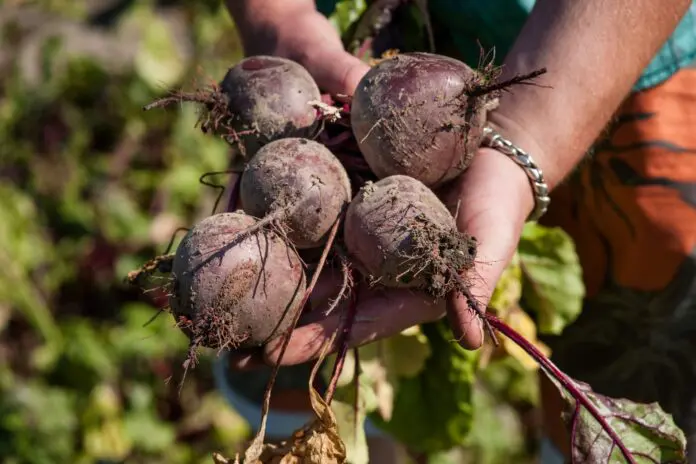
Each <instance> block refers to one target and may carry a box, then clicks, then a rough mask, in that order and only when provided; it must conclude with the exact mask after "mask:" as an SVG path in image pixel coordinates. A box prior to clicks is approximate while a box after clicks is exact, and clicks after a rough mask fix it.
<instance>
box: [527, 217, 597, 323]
mask: <svg viewBox="0 0 696 464" xmlns="http://www.w3.org/2000/svg"><path fill="white" fill-rule="evenodd" d="M518 252H519V255H520V263H521V266H522V275H523V290H522V306H523V307H524V308H525V310H528V311H531V312H533V313H536V315H537V321H538V327H539V332H540V333H545V334H559V333H560V332H561V331H562V330H563V328H564V327H565V326H566V325H568V324H569V323H571V322H573V321H574V320H575V318H576V317H577V316H578V314H579V313H580V311H581V309H582V302H583V298H584V296H585V285H584V283H583V279H582V268H581V267H580V261H579V258H578V256H577V254H576V252H575V245H574V243H573V241H572V239H571V238H570V236H569V235H568V234H566V233H565V232H564V231H563V230H562V229H560V228H548V227H543V226H540V225H538V224H536V223H529V224H527V225H526V226H525V228H524V231H523V233H522V237H521V239H520V243H519V246H518Z"/></svg>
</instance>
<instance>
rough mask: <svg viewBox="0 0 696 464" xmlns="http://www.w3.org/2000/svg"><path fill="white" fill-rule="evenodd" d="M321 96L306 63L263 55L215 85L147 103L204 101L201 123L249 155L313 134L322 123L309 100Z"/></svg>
mask: <svg viewBox="0 0 696 464" xmlns="http://www.w3.org/2000/svg"><path fill="white" fill-rule="evenodd" d="M320 99H321V93H320V91H319V87H318V86H317V84H316V82H315V81H314V79H313V78H312V76H311V75H310V74H309V72H308V71H307V70H306V69H305V68H304V67H303V66H302V65H300V64H299V63H297V62H295V61H292V60H288V59H285V58H280V57H276V56H265V55H259V56H251V57H248V58H245V59H243V60H241V61H240V62H239V63H237V64H236V65H235V66H233V67H231V68H230V69H229V70H228V71H227V73H226V74H225V76H224V77H223V79H222V81H221V82H220V83H219V85H218V86H215V87H214V88H213V89H212V90H211V91H203V90H200V91H198V92H195V93H193V94H186V93H179V94H176V95H174V96H171V97H166V98H163V99H160V100H158V101H156V102H154V103H152V104H150V105H148V106H146V107H145V108H146V109H150V108H155V107H159V106H165V105H168V104H173V103H180V102H181V101H192V102H197V103H201V104H203V106H204V108H205V111H203V113H202V115H201V123H200V124H201V129H202V130H203V131H204V132H206V133H207V132H211V133H214V134H217V135H220V136H222V137H224V138H225V139H226V140H227V141H228V142H230V143H231V144H233V145H235V146H236V147H238V148H239V151H240V152H241V154H242V155H243V156H244V157H245V158H247V159H248V158H250V157H251V156H253V155H254V153H256V151H258V149H259V148H260V147H261V146H263V145H265V144H266V143H268V142H271V141H273V140H277V139H280V138H283V137H313V136H314V135H315V134H316V132H317V131H318V129H319V128H320V127H321V125H320V124H321V123H320V121H319V118H317V113H316V109H315V108H314V107H313V106H312V104H310V103H311V102H312V101H318V100H320Z"/></svg>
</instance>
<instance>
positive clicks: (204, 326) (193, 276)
mask: <svg viewBox="0 0 696 464" xmlns="http://www.w3.org/2000/svg"><path fill="white" fill-rule="evenodd" d="M257 223H258V221H257V220H256V219H255V218H253V217H251V216H248V215H246V214H244V213H242V212H234V213H219V214H215V215H213V216H209V217H207V218H205V219H203V220H202V221H201V222H199V223H198V224H196V225H195V226H194V227H193V228H192V229H191V230H190V231H189V232H188V233H187V234H186V236H185V237H184V239H183V240H182V241H181V243H180V244H179V246H178V248H177V250H176V254H175V256H174V261H173V265H172V275H173V279H174V282H173V286H172V294H171V297H170V306H171V310H172V313H173V315H174V317H175V318H176V320H177V322H178V325H179V327H180V328H181V329H182V330H183V331H184V332H185V333H186V334H187V335H188V336H189V338H190V339H191V343H192V345H194V346H196V347H198V346H203V347H208V348H215V349H222V348H228V349H236V348H239V349H244V348H250V347H258V346H261V345H263V344H264V343H266V342H267V341H268V340H270V339H272V338H273V337H275V336H277V335H280V334H282V333H283V331H285V330H287V329H288V328H289V326H290V324H291V322H292V317H293V315H294V313H295V311H296V310H298V306H299V304H300V303H301V300H302V297H303V294H304V292H305V289H306V277H305V273H304V269H303V265H302V262H301V261H300V258H299V257H298V256H297V254H296V252H295V251H294V250H292V249H291V248H289V247H288V246H287V245H286V243H285V242H284V241H283V239H282V238H281V237H280V236H278V235H277V234H276V233H275V232H273V231H272V230H269V229H266V228H259V229H258V230H253V229H252V228H253V227H254V226H255V224H257ZM252 230H253V231H252Z"/></svg>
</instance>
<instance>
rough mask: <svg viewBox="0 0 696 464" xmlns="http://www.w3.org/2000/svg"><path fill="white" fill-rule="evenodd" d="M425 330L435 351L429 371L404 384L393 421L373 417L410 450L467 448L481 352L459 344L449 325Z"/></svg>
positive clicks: (402, 381)
mask: <svg viewBox="0 0 696 464" xmlns="http://www.w3.org/2000/svg"><path fill="white" fill-rule="evenodd" d="M422 330H423V333H424V334H425V336H426V337H427V339H428V344H429V345H430V350H431V355H430V356H429V357H428V358H427V360H426V363H425V368H424V369H423V370H422V371H421V372H420V373H419V374H418V375H417V376H415V377H412V378H402V379H400V381H399V385H398V390H397V392H396V400H395V403H394V412H393V414H392V417H391V419H390V420H389V421H385V420H383V419H382V418H381V417H379V415H378V414H375V413H372V414H371V415H370V418H371V419H372V420H373V421H375V423H377V424H379V425H380V427H382V428H384V429H385V430H386V431H388V432H389V433H391V434H392V435H393V436H394V437H396V438H397V439H398V440H399V441H401V442H402V443H407V444H408V446H409V448H410V449H412V450H414V451H417V452H423V453H436V452H440V451H446V450H449V449H450V448H452V447H454V446H457V445H461V444H463V443H464V442H465V440H466V437H467V435H468V433H469V431H470V429H471V425H472V420H473V406H472V395H473V382H474V375H475V371H476V365H477V358H478V353H477V352H472V351H468V350H465V349H464V348H462V347H461V346H460V345H459V344H457V343H456V341H455V339H454V336H453V335H452V332H451V331H450V329H449V328H448V326H447V324H446V322H445V321H438V322H435V323H429V324H424V325H423V326H422Z"/></svg>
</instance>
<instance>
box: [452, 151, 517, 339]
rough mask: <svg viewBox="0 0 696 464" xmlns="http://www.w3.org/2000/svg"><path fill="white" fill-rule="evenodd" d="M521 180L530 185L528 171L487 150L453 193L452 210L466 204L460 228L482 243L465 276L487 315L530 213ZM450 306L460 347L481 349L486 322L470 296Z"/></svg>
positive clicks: (456, 298)
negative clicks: (471, 304) (526, 208)
mask: <svg viewBox="0 0 696 464" xmlns="http://www.w3.org/2000/svg"><path fill="white" fill-rule="evenodd" d="M519 182H528V181H527V179H526V176H525V174H524V171H522V169H520V168H519V167H518V166H517V165H515V164H514V162H512V161H511V160H510V159H509V158H507V157H506V156H505V155H503V154H502V153H499V152H497V151H494V150H486V149H484V150H481V151H480V152H479V153H478V154H477V156H476V158H475V160H474V162H473V163H472V165H471V166H470V167H469V169H468V170H467V171H466V172H465V173H464V175H462V176H461V178H460V179H459V180H458V181H457V182H456V183H455V185H454V186H453V188H452V189H451V191H450V193H449V197H448V200H447V204H448V206H450V207H452V206H453V205H454V206H455V208H456V205H457V204H459V205H460V206H461V207H460V209H459V211H458V214H457V227H458V228H459V230H461V231H463V232H467V233H469V234H470V235H472V236H474V237H476V239H477V242H478V250H477V255H476V259H475V266H474V269H473V270H469V271H468V272H465V274H464V276H463V277H464V278H465V281H466V282H467V284H468V285H469V290H470V293H471V295H472V296H473V297H474V299H475V300H476V302H477V303H478V307H479V308H480V309H481V310H482V311H485V308H486V305H487V304H488V301H489V300H490V298H491V295H492V293H493V290H494V289H495V285H496V283H497V281H498V279H499V278H500V276H501V274H502V273H503V271H504V269H505V267H506V266H507V265H508V263H509V261H510V258H511V257H512V255H513V254H514V252H515V248H516V246H517V243H518V240H519V236H520V233H521V230H522V227H523V225H524V221H525V217H526V213H525V212H524V207H523V206H522V205H521V201H522V200H521V199H520V196H519V194H518V193H517V192H518V190H517V187H514V188H513V186H516V185H517V183H519ZM527 188H529V187H528V184H527ZM507 189H510V190H507ZM447 303H448V307H447V315H448V319H449V321H450V325H451V326H452V329H453V331H454V334H455V336H456V337H457V338H458V339H459V341H460V344H461V345H462V346H463V347H465V348H468V349H477V348H479V347H480V346H481V345H482V344H483V339H484V332H483V324H482V321H481V318H480V317H479V316H478V314H476V312H475V311H473V310H472V308H471V307H470V305H469V303H468V301H467V298H466V297H465V296H464V295H462V294H461V293H459V292H454V293H453V294H452V295H450V296H449V297H448V301H447Z"/></svg>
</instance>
